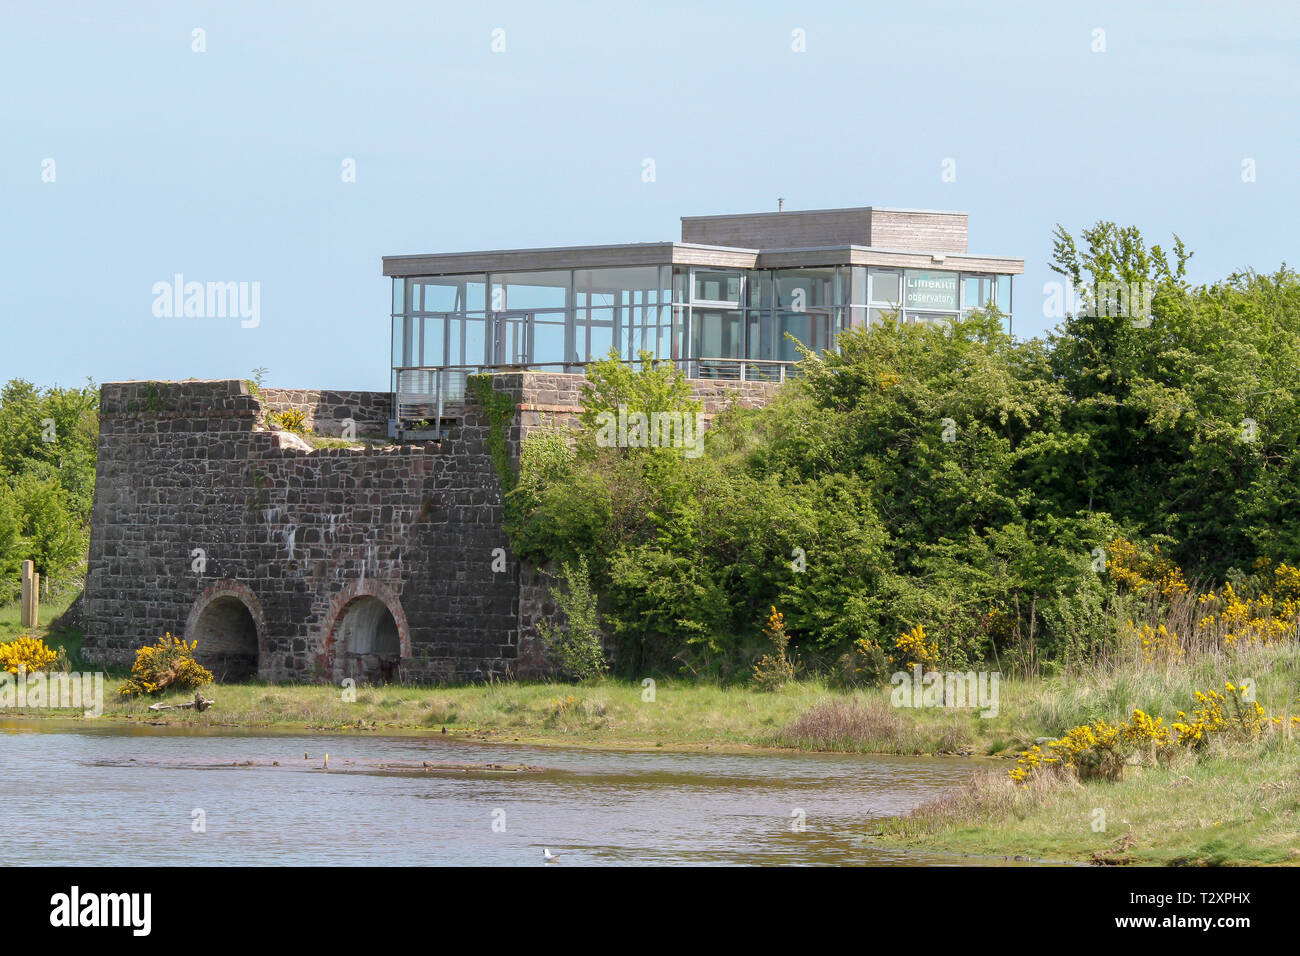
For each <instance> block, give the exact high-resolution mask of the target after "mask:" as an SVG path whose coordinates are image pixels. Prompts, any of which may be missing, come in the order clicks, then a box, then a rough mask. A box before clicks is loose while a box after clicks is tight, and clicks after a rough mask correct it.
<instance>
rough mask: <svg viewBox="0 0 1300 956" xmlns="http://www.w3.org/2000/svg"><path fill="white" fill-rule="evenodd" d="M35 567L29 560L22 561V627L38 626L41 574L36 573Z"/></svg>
mask: <svg viewBox="0 0 1300 956" xmlns="http://www.w3.org/2000/svg"><path fill="white" fill-rule="evenodd" d="M35 567H36V566H35V565H33V564H32V562H30V561H24V562H23V606H22V626H23V627H39V626H40V623H39V622H40V616H41V587H40V585H41V576H40V575H39V574H37V573H36V570H35Z"/></svg>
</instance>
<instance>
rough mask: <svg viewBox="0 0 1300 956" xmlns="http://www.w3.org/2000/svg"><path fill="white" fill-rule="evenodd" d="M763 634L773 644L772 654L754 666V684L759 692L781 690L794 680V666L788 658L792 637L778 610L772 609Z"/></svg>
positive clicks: (763, 657) (760, 659) (764, 656)
mask: <svg viewBox="0 0 1300 956" xmlns="http://www.w3.org/2000/svg"><path fill="white" fill-rule="evenodd" d="M763 633H764V634H766V635H767V637H768V640H770V641H771V642H772V653H771V654H764V655H763V656H762V657H760V658H759V659H758V663H757V664H755V665H754V683H755V684H757V685H758V689H759V690H780V689H781V688H782V687H784V686H785V685H786V684H788V683H789V682H790V681H792V680H794V664H793V663H791V661H790V658H789V657H788V656H786V648H787V647H788V646H789V644H790V636H789V635H788V634H786V632H785V617H784V616H783V615H782V614H781V612H780V611H778V610H777V609H776V608H772V613H771V614H770V615H769V616H768V618H767V627H765V628H763Z"/></svg>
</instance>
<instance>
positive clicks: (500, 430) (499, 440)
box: [466, 375, 515, 495]
mask: <svg viewBox="0 0 1300 956" xmlns="http://www.w3.org/2000/svg"><path fill="white" fill-rule="evenodd" d="M466 384H467V385H468V386H469V389H470V391H471V392H473V394H474V399H475V401H477V402H478V404H479V405H481V406H482V407H483V410H484V412H486V413H487V417H488V449H489V450H490V451H491V452H492V464H493V465H495V466H496V470H497V477H498V478H500V479H501V493H502V494H503V495H505V494H509V493H510V490H511V489H512V488H514V486H515V469H514V466H513V465H511V463H510V442H509V436H510V426H511V424H513V422H514V419H515V400H514V397H513V396H511V395H510V394H509V393H508V392H498V391H496V390H494V389H493V388H492V376H490V375H471V376H469V377H468V378H467V379H466Z"/></svg>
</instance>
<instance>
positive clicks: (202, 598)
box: [183, 578, 268, 676]
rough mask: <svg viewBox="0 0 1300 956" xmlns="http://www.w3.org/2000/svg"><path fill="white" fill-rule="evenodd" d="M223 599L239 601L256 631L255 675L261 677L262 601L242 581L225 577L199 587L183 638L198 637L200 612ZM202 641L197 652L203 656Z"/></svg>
mask: <svg viewBox="0 0 1300 956" xmlns="http://www.w3.org/2000/svg"><path fill="white" fill-rule="evenodd" d="M226 598H233V599H234V600H237V601H239V602H240V603H241V604H243V606H244V607H245V609H247V611H248V613H249V616H251V617H252V619H253V625H254V628H255V629H256V632H257V665H258V666H257V670H258V675H259V676H262V675H263V674H264V673H265V670H266V667H267V663H268V662H267V640H266V613H265V612H264V611H263V610H262V602H261V601H259V600H258V599H257V595H256V594H254V593H253V589H252V588H250V587H249V586H248V585H247V584H245V583H244V582H242V581H235V580H233V579H229V578H223V579H220V580H217V581H214V582H213V583H212V584H209V585H208V586H207V587H206V588H204V589H203V592H202V593H201V594H200V595H199V596H198V598H196V599H195V601H194V604H193V606H192V607H191V608H190V613H189V616H188V617H186V619H185V632H184V635H183V638H184V640H186V641H194V640H200V638H199V635H198V633H197V632H198V630H199V622H200V621H201V620H202V618H203V615H204V612H205V611H207V610H208V609H209V608H210V607H211V606H212V604H213V603H214V602H217V601H221V600H223V599H226ZM203 650H204V649H203V647H202V642H201V641H200V647H199V648H198V651H197V653H198V655H199V657H200V658H202V656H203Z"/></svg>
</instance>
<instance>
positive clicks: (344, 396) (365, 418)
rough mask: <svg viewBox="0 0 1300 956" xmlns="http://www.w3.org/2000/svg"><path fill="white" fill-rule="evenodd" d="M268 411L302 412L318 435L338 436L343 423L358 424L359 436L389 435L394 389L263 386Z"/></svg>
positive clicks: (310, 427) (308, 424) (264, 406)
mask: <svg viewBox="0 0 1300 956" xmlns="http://www.w3.org/2000/svg"><path fill="white" fill-rule="evenodd" d="M258 392H259V397H260V399H261V403H262V408H263V410H264V411H265V412H268V413H270V412H282V411H285V410H287V409H293V410H295V411H299V412H302V414H303V417H304V418H305V419H306V425H307V429H308V430H309V431H313V432H315V433H316V434H318V435H329V436H333V437H337V436H339V435H341V434H342V433H343V423H344V422H345V421H346V420H347V419H352V421H354V422H355V423H356V434H357V437H364V436H366V435H376V436H387V434H388V419H389V417H390V415H391V414H392V408H393V396H392V393H391V392H339V391H332V390H329V389H315V388H261V389H259V390H258Z"/></svg>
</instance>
